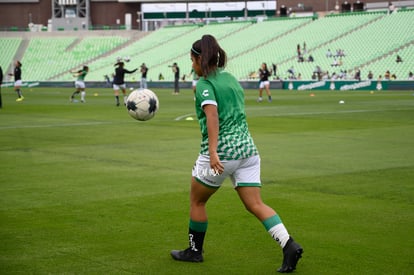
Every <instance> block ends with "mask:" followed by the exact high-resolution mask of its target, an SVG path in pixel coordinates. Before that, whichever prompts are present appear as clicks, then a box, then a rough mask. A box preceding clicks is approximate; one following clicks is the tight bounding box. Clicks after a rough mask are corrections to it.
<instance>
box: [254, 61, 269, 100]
mask: <svg viewBox="0 0 414 275" xmlns="http://www.w3.org/2000/svg"><path fill="white" fill-rule="evenodd" d="M271 75H272V71H269V70H268V69H267V64H266V63H262V66H261V67H260V69H259V77H260V84H259V98H258V99H257V102H262V100H263V98H262V94H263V88H264V89H266V94H267V100H268V101H269V102H272V95H271V94H270V90H269V87H270V82H269V77H270V76H271Z"/></svg>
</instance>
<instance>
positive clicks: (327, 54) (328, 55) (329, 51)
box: [326, 49, 332, 58]
mask: <svg viewBox="0 0 414 275" xmlns="http://www.w3.org/2000/svg"><path fill="white" fill-rule="evenodd" d="M326 57H328V58H330V57H332V52H331V49H328V51H327V52H326Z"/></svg>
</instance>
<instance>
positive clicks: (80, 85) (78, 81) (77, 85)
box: [75, 80, 85, 89]
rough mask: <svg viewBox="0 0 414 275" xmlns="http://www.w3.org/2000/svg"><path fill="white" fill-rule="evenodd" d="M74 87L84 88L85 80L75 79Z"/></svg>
mask: <svg viewBox="0 0 414 275" xmlns="http://www.w3.org/2000/svg"><path fill="white" fill-rule="evenodd" d="M75 87H76V88H80V89H85V82H83V81H80V80H76V81H75Z"/></svg>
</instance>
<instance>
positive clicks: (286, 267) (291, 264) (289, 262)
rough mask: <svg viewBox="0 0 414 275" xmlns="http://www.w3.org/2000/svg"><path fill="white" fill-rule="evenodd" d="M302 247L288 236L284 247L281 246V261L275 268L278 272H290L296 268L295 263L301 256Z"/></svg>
mask: <svg viewBox="0 0 414 275" xmlns="http://www.w3.org/2000/svg"><path fill="white" fill-rule="evenodd" d="M302 253H303V248H302V247H301V246H300V245H299V244H298V243H296V242H295V241H294V240H293V239H292V238H289V240H288V241H287V243H286V245H285V247H284V248H283V263H282V266H281V267H280V268H279V269H278V270H277V271H278V272H280V273H291V272H292V271H293V270H295V269H296V264H297V263H298V261H299V259H300V258H301V257H302Z"/></svg>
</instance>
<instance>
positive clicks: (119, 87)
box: [112, 83, 126, 91]
mask: <svg viewBox="0 0 414 275" xmlns="http://www.w3.org/2000/svg"><path fill="white" fill-rule="evenodd" d="M112 87H113V88H114V91H118V90H121V89H124V90H125V89H126V84H125V83H124V84H113V85H112Z"/></svg>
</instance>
